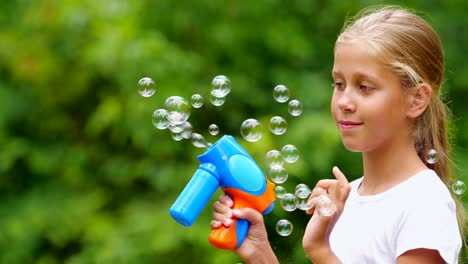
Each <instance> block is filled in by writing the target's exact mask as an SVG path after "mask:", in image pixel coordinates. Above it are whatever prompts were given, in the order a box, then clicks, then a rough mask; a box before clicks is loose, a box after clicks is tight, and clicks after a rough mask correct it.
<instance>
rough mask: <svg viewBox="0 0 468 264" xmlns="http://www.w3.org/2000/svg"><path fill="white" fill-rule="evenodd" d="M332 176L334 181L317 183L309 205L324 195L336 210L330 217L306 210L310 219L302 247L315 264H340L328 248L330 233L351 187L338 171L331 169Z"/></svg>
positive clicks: (313, 210) (334, 168)
mask: <svg viewBox="0 0 468 264" xmlns="http://www.w3.org/2000/svg"><path fill="white" fill-rule="evenodd" d="M333 174H334V175H335V177H336V180H321V181H319V182H318V183H317V185H316V186H315V188H314V190H313V191H312V195H311V196H310V198H309V203H311V204H316V202H317V201H318V200H319V199H320V196H322V195H325V196H327V197H328V198H330V199H331V201H332V202H333V203H334V205H335V206H336V208H335V209H336V210H334V212H333V213H332V214H331V215H323V214H319V213H318V212H316V209H315V208H312V209H310V210H307V213H308V214H312V213H314V212H315V213H314V214H313V215H312V217H311V219H310V221H309V223H308V224H307V227H306V230H305V233H304V237H303V239H302V246H303V247H304V250H305V252H306V254H307V257H308V258H309V259H310V260H311V261H312V262H313V263H315V264H320V263H332V264H334V263H341V261H340V260H339V258H338V257H337V256H336V255H335V253H334V252H333V251H332V249H331V247H330V241H329V238H330V233H331V231H332V229H333V227H334V226H335V223H336V221H337V220H338V218H339V217H340V215H341V212H342V211H343V208H344V205H345V202H346V199H348V196H349V192H350V190H351V186H350V185H349V182H348V180H347V179H346V176H345V175H344V174H343V173H342V172H341V171H340V170H339V169H338V167H333Z"/></svg>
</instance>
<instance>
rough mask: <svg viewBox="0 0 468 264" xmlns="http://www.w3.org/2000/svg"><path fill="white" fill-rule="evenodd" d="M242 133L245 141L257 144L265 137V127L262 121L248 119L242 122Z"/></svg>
mask: <svg viewBox="0 0 468 264" xmlns="http://www.w3.org/2000/svg"><path fill="white" fill-rule="evenodd" d="M240 132H241V135H242V137H243V138H244V139H245V140H247V141H249V142H257V141H259V140H260V139H261V138H262V136H263V126H262V124H261V123H260V121H258V120H256V119H252V118H251V119H247V120H245V121H244V122H242V125H241V130H240Z"/></svg>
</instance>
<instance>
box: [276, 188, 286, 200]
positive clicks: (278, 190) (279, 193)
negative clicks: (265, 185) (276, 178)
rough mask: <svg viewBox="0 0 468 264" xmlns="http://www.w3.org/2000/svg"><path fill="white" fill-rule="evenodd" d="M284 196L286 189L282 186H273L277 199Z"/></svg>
mask: <svg viewBox="0 0 468 264" xmlns="http://www.w3.org/2000/svg"><path fill="white" fill-rule="evenodd" d="M285 194H286V189H285V188H284V187H283V186H280V185H276V186H275V195H276V197H278V198H280V199H281V198H283V197H284V195H285Z"/></svg>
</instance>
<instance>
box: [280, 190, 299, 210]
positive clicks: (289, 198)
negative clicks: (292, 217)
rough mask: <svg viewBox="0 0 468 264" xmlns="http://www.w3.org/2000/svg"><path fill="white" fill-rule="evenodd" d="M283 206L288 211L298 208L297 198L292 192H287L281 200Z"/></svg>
mask: <svg viewBox="0 0 468 264" xmlns="http://www.w3.org/2000/svg"><path fill="white" fill-rule="evenodd" d="M280 204H281V207H282V208H283V209H284V210H285V211H287V212H292V211H294V210H296V209H297V198H296V196H295V195H294V194H292V193H287V194H285V195H284V196H283V198H281V200H280Z"/></svg>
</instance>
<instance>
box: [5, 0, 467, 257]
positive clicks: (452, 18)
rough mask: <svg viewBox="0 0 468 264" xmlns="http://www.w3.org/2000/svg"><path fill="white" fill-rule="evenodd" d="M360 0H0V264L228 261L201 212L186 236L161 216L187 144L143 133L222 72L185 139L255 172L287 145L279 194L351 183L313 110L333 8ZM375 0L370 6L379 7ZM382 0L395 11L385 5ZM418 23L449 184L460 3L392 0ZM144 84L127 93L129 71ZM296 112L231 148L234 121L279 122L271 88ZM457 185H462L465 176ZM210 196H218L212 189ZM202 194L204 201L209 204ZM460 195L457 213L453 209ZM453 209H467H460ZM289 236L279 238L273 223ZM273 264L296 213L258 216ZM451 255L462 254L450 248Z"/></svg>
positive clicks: (463, 124)
mask: <svg viewBox="0 0 468 264" xmlns="http://www.w3.org/2000/svg"><path fill="white" fill-rule="evenodd" d="M373 3H374V2H373V1H336V0H334V1H312V0H294V1H280V0H259V1H213V0H199V1H186V2H184V1H169V0H161V1H129V0H122V1H110V0H106V1H91V0H83V1H78V0H68V1H58V0H37V1H26V0H16V1H6V2H5V3H2V8H1V9H0V28H1V30H0V146H1V151H0V175H1V177H0V199H1V200H0V201H1V206H0V252H2V254H0V263H40V264H52V263H73V264H78V263H213V264H215V263H235V262H238V261H240V260H239V259H238V257H236V256H235V255H234V254H232V253H231V252H227V251H222V250H217V249H214V248H213V247H212V246H211V245H209V243H208V242H207V236H208V234H209V232H210V228H209V222H210V219H211V209H210V208H208V207H210V206H208V207H207V208H206V209H205V210H204V211H203V212H202V214H201V216H200V217H199V219H198V220H197V222H196V223H195V224H194V225H193V226H192V227H190V228H185V227H182V226H180V225H178V224H177V223H175V222H174V221H173V220H172V219H171V218H170V216H169V214H168V209H169V208H170V206H171V204H172V202H173V201H175V199H176V197H177V196H178V194H179V193H180V191H181V190H182V188H183V186H185V184H186V183H187V181H188V180H189V178H190V177H191V175H192V173H193V172H194V170H195V169H196V168H197V166H198V164H197V160H196V158H195V157H196V155H199V154H201V153H202V150H201V149H196V148H194V147H193V146H192V145H191V144H190V142H188V141H186V140H185V141H181V142H175V141H173V140H172V139H171V137H170V135H169V133H168V132H167V131H161V130H157V129H155V128H154V127H153V126H152V124H151V115H152V113H153V111H154V110H156V109H158V108H162V106H163V102H164V100H165V99H166V98H167V97H168V96H170V95H180V96H183V97H186V98H188V97H190V96H191V95H192V94H193V93H200V94H202V95H203V96H204V98H208V92H209V89H210V87H209V86H210V82H211V79H212V78H213V77H214V76H215V75H218V74H225V75H227V76H228V77H230V79H231V81H232V83H233V91H232V93H231V94H230V95H229V96H228V99H227V101H226V103H225V105H223V106H222V107H221V108H216V107H213V106H210V105H209V104H208V103H206V102H205V106H203V108H202V109H199V110H195V109H194V110H193V111H192V116H191V122H192V124H193V125H194V127H195V131H197V132H199V133H202V134H204V135H205V137H206V138H207V139H208V140H209V141H214V140H216V138H215V137H213V136H210V135H208V133H204V132H203V131H206V130H207V127H208V125H209V124H211V123H216V124H217V125H218V126H219V127H220V129H221V133H223V134H232V135H234V136H235V137H237V138H238V139H239V141H240V142H241V143H242V145H243V146H244V147H245V148H246V149H247V150H248V151H249V152H250V153H252V155H253V156H254V158H255V159H256V160H257V161H259V163H260V164H262V161H263V155H264V153H266V151H268V150H269V149H272V148H281V147H282V146H283V145H284V144H286V143H290V144H294V145H296V146H297V147H298V149H299V150H300V151H301V159H300V161H299V162H298V163H296V164H294V166H290V167H288V168H287V169H288V170H289V171H290V179H289V181H288V183H287V184H286V185H285V187H286V188H287V189H292V188H293V187H294V186H295V185H296V184H297V183H300V182H305V183H307V184H309V185H310V186H313V185H314V184H315V183H316V182H317V181H318V180H319V179H322V178H328V177H330V176H331V167H332V166H333V165H335V164H337V165H339V166H340V167H341V168H342V169H343V171H346V172H347V173H348V176H349V178H350V179H354V178H356V177H359V176H360V173H361V165H360V162H359V156H358V155H357V154H350V153H349V152H347V151H346V150H344V148H343V147H342V145H341V141H340V138H339V136H338V134H337V132H336V130H335V128H334V124H333V122H332V120H331V118H330V115H329V106H328V105H329V100H330V86H329V83H330V82H331V78H330V70H331V66H332V60H333V44H334V41H335V38H336V36H337V34H338V33H339V30H340V28H341V27H342V24H343V21H344V19H345V18H346V16H347V15H349V14H354V13H355V12H356V11H358V10H359V9H361V8H363V7H365V6H368V5H370V4H373ZM380 3H382V1H380ZM392 3H395V4H401V2H399V1H394V2H392ZM405 3H406V4H405V5H406V6H408V7H412V8H415V9H418V10H421V11H424V12H426V13H427V14H428V16H429V18H430V20H431V23H432V24H433V25H434V27H435V28H436V30H437V31H438V32H440V34H441V37H442V41H443V43H444V47H445V54H446V58H447V73H446V75H447V76H446V77H447V81H446V84H445V87H444V89H446V95H447V98H450V104H449V106H450V108H451V109H452V111H453V113H454V119H453V126H454V127H456V128H457V130H454V135H453V136H454V137H453V138H454V143H455V145H454V154H455V161H456V163H458V169H457V171H456V176H457V177H458V178H459V179H461V180H465V181H466V176H467V175H468V166H467V163H466V161H467V160H468V151H467V149H468V134H467V133H464V131H466V130H468V122H467V120H466V116H467V115H468V105H467V104H465V103H464V101H463V99H462V98H466V96H468V90H467V89H466V87H468V65H467V64H466V61H467V59H468V58H467V55H466V52H465V47H466V46H468V37H467V36H466V34H465V32H467V31H468V24H467V23H466V19H465V13H464V11H463V10H466V8H467V7H468V6H467V2H466V1H462V0H452V1H442V2H434V1H416V0H413V1H409V2H408V1H406V2H405ZM145 76H149V77H152V78H153V79H154V80H155V81H156V83H157V92H156V94H155V95H154V96H153V97H150V98H143V97H141V96H139V95H138V93H137V87H136V86H137V85H136V84H137V82H138V80H139V79H140V78H141V77H145ZM279 83H282V84H285V85H287V86H288V87H289V88H290V90H291V92H292V97H294V98H297V99H300V100H301V101H302V102H303V103H304V109H305V111H304V114H303V115H302V116H300V117H297V118H292V117H290V118H289V119H288V123H289V129H288V132H287V133H286V135H285V136H282V137H277V136H273V135H265V136H264V138H263V139H262V140H261V141H260V142H258V143H255V144H252V143H249V142H246V141H242V139H241V138H240V134H239V127H240V124H241V122H242V121H243V120H244V119H246V118H250V117H253V118H257V119H259V120H262V121H266V120H268V119H269V118H270V117H271V116H272V115H287V114H286V113H287V112H286V111H287V110H286V108H285V106H284V105H278V103H276V102H274V101H273V98H272V95H271V91H272V88H273V87H274V86H275V85H277V84H279ZM466 182H467V183H468V181H466ZM219 194H220V193H219ZM216 197H218V196H216V195H215V197H214V198H213V200H212V201H211V202H214V200H215V199H216ZM466 197H467V195H465V196H464V197H463V198H464V202H465V206H467V204H468V200H467V198H466ZM467 207H468V206H467ZM281 217H287V218H289V219H290V220H291V221H292V222H293V224H294V226H295V232H294V233H293V234H292V235H291V236H289V237H280V236H279V235H277V234H276V232H275V230H274V225H275V223H276V221H277V220H278V219H279V218H281ZM265 221H266V224H267V228H268V230H269V235H270V240H271V244H272V246H273V248H274V249H275V251H276V253H277V254H278V256H279V258H280V260H281V261H282V262H284V263H306V262H307V261H306V259H305V256H304V253H303V251H302V248H301V242H300V241H301V237H302V233H303V231H304V227H305V224H306V221H307V217H305V216H304V215H303V213H302V212H294V213H290V214H286V213H285V212H282V211H281V210H280V209H275V210H274V211H273V212H272V213H271V214H270V215H268V216H267V217H266V218H265ZM465 255H466V253H465Z"/></svg>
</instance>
